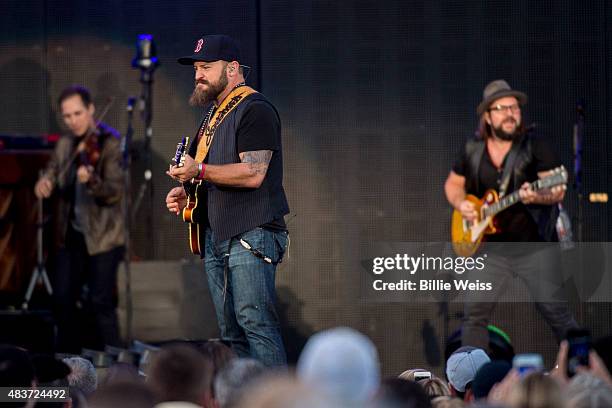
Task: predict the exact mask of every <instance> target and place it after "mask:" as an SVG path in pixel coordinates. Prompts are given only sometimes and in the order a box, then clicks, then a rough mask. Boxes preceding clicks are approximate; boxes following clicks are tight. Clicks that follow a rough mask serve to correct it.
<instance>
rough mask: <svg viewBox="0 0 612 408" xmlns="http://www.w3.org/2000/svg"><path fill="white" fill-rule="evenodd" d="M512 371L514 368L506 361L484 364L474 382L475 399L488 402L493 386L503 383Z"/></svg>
mask: <svg viewBox="0 0 612 408" xmlns="http://www.w3.org/2000/svg"><path fill="white" fill-rule="evenodd" d="M510 369H512V366H511V365H510V363H508V362H507V361H504V360H496V361H491V362H488V363H486V364H483V365H482V367H480V369H479V370H478V371H477V372H476V375H475V376H474V380H473V381H472V393H473V395H474V399H475V400H476V401H479V400H486V399H487V397H488V396H489V392H490V391H491V389H492V388H493V386H494V385H495V384H497V383H499V382H501V381H502V380H503V379H504V377H506V375H507V374H508V372H509V371H510Z"/></svg>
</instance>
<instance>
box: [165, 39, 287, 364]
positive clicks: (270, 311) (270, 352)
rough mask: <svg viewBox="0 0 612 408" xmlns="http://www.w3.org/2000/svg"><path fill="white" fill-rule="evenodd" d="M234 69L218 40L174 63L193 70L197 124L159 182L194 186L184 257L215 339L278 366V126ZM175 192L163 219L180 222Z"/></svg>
mask: <svg viewBox="0 0 612 408" xmlns="http://www.w3.org/2000/svg"><path fill="white" fill-rule="evenodd" d="M239 61H240V54H239V49H238V44H237V42H236V41H235V40H233V39H232V38H231V37H229V36H227V35H207V36H204V37H202V38H200V39H198V40H197V41H196V43H195V49H194V51H193V54H192V55H189V56H187V57H183V58H179V60H178V62H179V63H180V64H182V65H189V66H191V67H192V68H193V69H194V77H195V88H194V91H193V94H192V96H191V98H190V104H191V105H193V106H197V107H202V108H204V112H205V116H204V119H203V121H202V124H201V126H200V128H199V130H198V132H197V134H196V136H195V137H194V139H193V142H192V143H191V146H190V148H189V153H188V154H187V155H186V156H185V157H184V160H182V161H181V165H178V166H172V167H171V168H170V170H169V171H168V175H169V176H170V177H172V178H173V179H175V180H178V181H180V182H182V183H183V185H184V186H185V188H187V189H188V190H193V189H192V188H191V186H193V185H194V184H195V183H197V185H198V188H197V193H196V197H195V199H196V200H197V206H196V207H195V209H197V211H195V212H193V211H190V215H189V217H187V216H186V214H183V218H184V219H186V218H193V220H192V222H195V224H193V223H192V224H191V231H192V232H193V231H194V230H195V231H199V235H198V236H197V237H196V238H195V240H192V241H191V244H192V251H193V252H194V253H199V254H200V256H201V257H202V258H203V260H204V270H205V272H206V276H207V279H208V286H209V289H210V293H211V298H212V301H213V303H214V306H215V312H216V316H217V320H218V322H219V328H220V331H221V337H222V339H223V340H226V341H228V342H229V343H230V344H231V346H232V348H233V349H234V351H236V353H237V354H238V355H239V356H241V357H246V356H248V357H253V358H256V359H258V360H260V361H261V362H263V363H264V364H266V365H268V366H282V365H286V354H285V348H284V345H283V341H282V338H281V332H280V324H279V318H278V315H277V312H276V290H275V286H274V281H275V272H276V265H277V264H278V263H279V262H280V261H281V259H282V257H283V254H284V252H285V250H286V247H287V244H288V233H287V226H286V225H285V221H284V216H285V215H286V214H288V213H289V206H288V204H287V199H286V197H285V191H284V189H283V184H282V181H283V158H282V157H283V156H282V146H281V124H280V117H279V115H278V112H277V111H276V108H275V107H274V106H273V105H272V104H271V103H270V102H269V101H268V99H267V98H266V97H265V96H263V95H262V94H261V93H259V92H257V91H255V90H254V89H252V88H250V87H249V86H247V85H245V74H244V70H245V69H247V68H248V67H246V66H243V65H241V64H240V63H239ZM185 188H184V187H176V188H174V189H172V190H171V191H170V192H169V193H168V195H167V197H166V205H167V207H168V210H169V211H170V212H173V213H176V214H181V212H182V210H183V209H184V208H185V206H186V205H187V194H186V191H185ZM189 200H190V202H192V201H193V202H195V201H194V199H193V197H191V196H190V198H189ZM194 227H195V228H194ZM200 245H201V248H200V250H198V251H195V250H194V247H199V246H200Z"/></svg>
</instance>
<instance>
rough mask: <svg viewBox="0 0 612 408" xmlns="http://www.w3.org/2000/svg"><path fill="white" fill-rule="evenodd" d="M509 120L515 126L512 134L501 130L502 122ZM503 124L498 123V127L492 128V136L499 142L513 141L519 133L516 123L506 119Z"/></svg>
mask: <svg viewBox="0 0 612 408" xmlns="http://www.w3.org/2000/svg"><path fill="white" fill-rule="evenodd" d="M509 120H511V121H513V122H514V125H515V126H514V130H513V131H512V132H506V131H505V130H504V128H503V126H504V122H506V121H509ZM504 122H502V123H500V124H499V126H497V127H494V128H493V134H494V135H495V136H496V137H497V138H498V139H501V140H514V138H515V137H516V135H517V134H518V133H519V132H520V130H519V124H518V122H517V121H516V120H514V119H506V120H505V121H504Z"/></svg>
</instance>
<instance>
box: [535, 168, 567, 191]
mask: <svg viewBox="0 0 612 408" xmlns="http://www.w3.org/2000/svg"><path fill="white" fill-rule="evenodd" d="M540 181H541V183H542V187H543V188H547V187H554V186H558V185H560V184H567V170H566V169H565V167H564V166H559V167H555V168H554V169H552V170H551V173H550V175H548V176H546V177H544V178H543V179H542V180H540Z"/></svg>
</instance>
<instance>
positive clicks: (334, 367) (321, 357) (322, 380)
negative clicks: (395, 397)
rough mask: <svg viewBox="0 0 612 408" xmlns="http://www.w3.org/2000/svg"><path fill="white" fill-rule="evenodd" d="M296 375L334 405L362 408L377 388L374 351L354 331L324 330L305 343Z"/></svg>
mask: <svg viewBox="0 0 612 408" xmlns="http://www.w3.org/2000/svg"><path fill="white" fill-rule="evenodd" d="M297 376H298V379H300V380H301V381H303V382H304V383H305V384H306V385H307V386H310V387H313V388H314V389H318V390H321V392H323V393H325V394H326V395H327V396H328V397H329V398H332V399H334V400H336V401H337V403H338V404H342V405H348V406H353V407H359V406H363V405H365V404H366V403H367V402H368V401H369V400H370V399H371V398H372V397H373V395H374V394H375V393H376V391H377V389H378V387H379V385H380V366H379V361H378V352H377V351H376V347H375V346H374V344H373V343H372V341H371V340H370V339H369V338H367V337H366V336H364V335H363V334H361V333H359V332H358V331H356V330H354V329H351V328H347V327H338V328H335V329H330V330H325V331H322V332H320V333H317V334H315V335H313V336H312V337H311V338H310V339H309V340H308V342H307V343H306V346H305V347H304V350H303V351H302V354H301V355H300V358H299V360H298V363H297Z"/></svg>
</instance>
